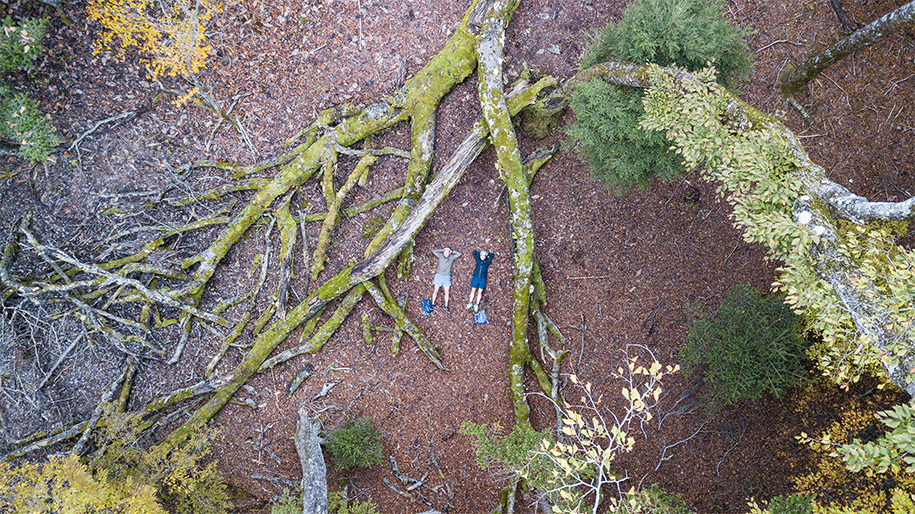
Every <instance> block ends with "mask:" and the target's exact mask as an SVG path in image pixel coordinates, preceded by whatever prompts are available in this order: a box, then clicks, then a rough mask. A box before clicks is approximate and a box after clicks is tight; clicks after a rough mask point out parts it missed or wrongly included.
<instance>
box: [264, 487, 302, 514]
mask: <svg viewBox="0 0 915 514" xmlns="http://www.w3.org/2000/svg"><path fill="white" fill-rule="evenodd" d="M298 492H299V490H298V489H297V490H295V491H290V490H289V488H286V487H284V488H283V494H282V495H280V499H279V500H277V501H276V503H273V504H271V505H270V514H302V497H301V496H300V495H299V494H298Z"/></svg>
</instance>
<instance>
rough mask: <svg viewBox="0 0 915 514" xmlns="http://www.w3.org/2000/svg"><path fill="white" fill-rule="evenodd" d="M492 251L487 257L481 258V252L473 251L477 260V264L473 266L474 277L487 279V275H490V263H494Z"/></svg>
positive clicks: (474, 258)
mask: <svg viewBox="0 0 915 514" xmlns="http://www.w3.org/2000/svg"><path fill="white" fill-rule="evenodd" d="M492 257H493V255H492V253H491V252H490V253H487V254H486V258H485V259H481V258H480V252H478V251H474V252H473V260H474V261H476V263H477V265H476V267H474V268H473V278H482V279H483V280H486V277H487V275H489V265H490V264H491V263H492Z"/></svg>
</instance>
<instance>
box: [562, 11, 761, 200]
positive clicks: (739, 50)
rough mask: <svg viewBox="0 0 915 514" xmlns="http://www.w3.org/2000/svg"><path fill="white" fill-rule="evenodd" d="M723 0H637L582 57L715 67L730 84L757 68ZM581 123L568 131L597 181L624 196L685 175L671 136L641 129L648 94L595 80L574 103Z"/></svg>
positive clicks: (592, 62) (590, 61)
mask: <svg viewBox="0 0 915 514" xmlns="http://www.w3.org/2000/svg"><path fill="white" fill-rule="evenodd" d="M722 5H723V4H722V2H721V0H635V1H633V2H632V3H631V4H630V5H629V7H627V8H626V11H625V12H624V13H623V19H622V20H621V21H620V23H619V24H613V23H611V24H609V25H607V26H606V27H605V28H604V29H603V30H602V31H601V32H600V34H599V35H598V37H597V40H596V41H595V43H594V44H593V45H592V46H591V48H590V49H589V50H588V53H587V54H586V55H585V57H584V59H583V60H582V63H581V66H582V68H588V67H591V66H593V65H595V64H598V63H601V62H605V61H607V60H609V59H617V60H620V61H629V62H635V63H645V62H653V63H657V64H660V65H665V66H666V65H669V64H673V63H676V64H677V65H678V66H680V67H682V68H685V69H687V70H691V71H695V70H699V69H702V68H704V67H706V66H708V65H709V63H711V64H712V65H714V66H715V67H716V68H717V69H718V70H719V72H720V75H719V80H721V82H722V84H725V85H729V84H733V83H736V82H738V81H739V80H743V79H744V78H746V77H747V75H748V74H749V72H750V70H751V69H752V67H753V63H752V60H751V57H750V55H751V54H750V53H749V52H748V51H747V47H746V43H745V42H744V36H745V35H746V31H744V30H742V29H739V28H737V27H734V26H733V25H731V24H730V22H728V20H727V19H726V18H725V17H724V16H723V15H722V13H721V9H722ZM571 106H572V109H573V110H574V111H575V115H576V117H577V121H576V122H575V123H573V124H572V125H571V126H569V127H568V128H567V129H566V132H567V133H568V134H569V135H570V136H571V137H572V138H573V139H574V140H576V141H577V142H578V143H579V144H580V145H581V149H582V151H583V152H584V154H585V155H586V156H587V158H588V163H589V167H590V169H591V172H592V174H593V176H594V177H595V178H598V179H601V180H603V181H604V182H605V183H606V184H607V186H608V187H610V188H611V189H613V190H615V191H617V192H624V191H626V190H627V189H629V188H631V187H633V186H639V187H645V186H647V185H648V183H649V181H650V180H651V178H652V177H655V176H657V177H660V178H661V179H670V178H672V177H675V176H677V175H679V174H680V173H682V171H683V165H682V164H680V157H679V156H677V155H674V154H669V153H668V152H667V148H668V146H670V145H669V143H668V142H667V140H666V138H665V136H664V134H662V133H659V132H655V131H647V130H644V129H642V128H640V127H639V124H638V120H639V118H640V117H641V115H642V113H643V112H644V108H643V106H642V92H641V91H639V90H637V89H634V88H633V89H630V88H619V87H614V86H609V85H607V84H603V83H601V82H600V81H592V82H590V83H587V84H583V85H581V86H579V87H578V88H577V89H576V91H575V94H574V95H573V96H572V100H571Z"/></svg>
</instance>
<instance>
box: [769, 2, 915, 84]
mask: <svg viewBox="0 0 915 514" xmlns="http://www.w3.org/2000/svg"><path fill="white" fill-rule="evenodd" d="M837 13H838V11H837ZM913 20H915V2H909V3H907V4H905V5H903V6H902V7H900V8H898V9H896V10H895V11H893V12H890V13H888V14H885V15H883V16H881V17H880V18H878V19H877V20H875V21H874V22H872V23H871V24H869V25H867V26H866V27H862V28H860V29H858V30H856V31H854V32H852V33H851V34H849V35H848V36H847V37H844V38H842V39H840V40H839V41H836V42H835V43H833V44H832V45H831V46H830V47H829V48H827V49H825V50H823V51H822V52H819V53H816V54H813V55H811V56H810V57H808V58H807V60H806V61H804V62H803V63H802V64H801V65H800V66H798V67H796V68H795V67H793V66H790V65H789V66H788V67H787V68H786V69H785V71H784V72H782V74H781V76H780V77H779V80H778V88H779V89H780V90H781V92H782V94H783V95H784V96H791V95H793V94H794V93H797V92H798V91H800V90H801V89H803V88H804V86H806V85H807V83H808V82H810V81H811V80H813V78H814V77H816V76H817V75H819V74H820V73H821V72H822V71H823V70H825V69H827V68H829V67H830V66H832V65H833V64H835V63H836V62H837V61H839V60H841V59H843V58H845V57H848V56H849V55H851V54H853V53H854V52H857V51H858V50H861V49H862V48H865V47H867V46H870V45H872V44H874V43H875V42H876V41H877V40H879V39H880V38H882V37H884V36H886V35H888V34H891V33H892V32H894V31H896V30H898V29H899V28H901V27H903V26H904V25H906V24H907V23H911V22H912V21H913Z"/></svg>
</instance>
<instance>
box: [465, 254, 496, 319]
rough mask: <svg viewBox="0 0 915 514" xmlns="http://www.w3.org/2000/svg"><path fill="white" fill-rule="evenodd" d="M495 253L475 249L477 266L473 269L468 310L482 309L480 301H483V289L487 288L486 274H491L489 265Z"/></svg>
mask: <svg viewBox="0 0 915 514" xmlns="http://www.w3.org/2000/svg"><path fill="white" fill-rule="evenodd" d="M492 258H493V254H492V253H490V252H487V251H485V250H484V251H482V252H478V251H474V252H473V260H474V261H476V263H477V264H476V266H475V267H474V269H473V278H472V279H471V280H470V301H469V302H468V303H467V310H468V311H469V310H470V309H473V312H477V311H479V310H480V302H481V301H483V290H484V289H486V276H487V275H488V274H489V265H490V264H491V263H492ZM474 296H476V300H474Z"/></svg>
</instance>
